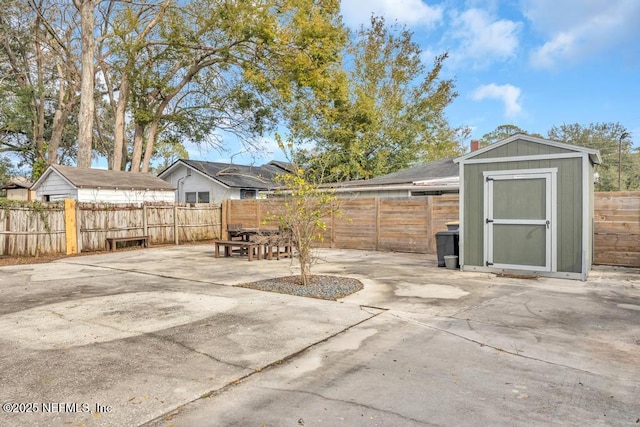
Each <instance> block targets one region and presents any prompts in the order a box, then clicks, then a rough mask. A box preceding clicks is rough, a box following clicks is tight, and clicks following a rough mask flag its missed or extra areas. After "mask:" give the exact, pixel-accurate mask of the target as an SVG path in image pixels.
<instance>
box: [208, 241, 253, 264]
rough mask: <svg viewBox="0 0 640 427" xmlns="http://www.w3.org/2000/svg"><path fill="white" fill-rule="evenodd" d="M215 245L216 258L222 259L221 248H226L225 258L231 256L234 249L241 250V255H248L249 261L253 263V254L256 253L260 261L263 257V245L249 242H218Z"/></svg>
mask: <svg viewBox="0 0 640 427" xmlns="http://www.w3.org/2000/svg"><path fill="white" fill-rule="evenodd" d="M214 244H215V248H216V249H215V256H216V258H220V247H223V248H224V256H226V257H229V256H231V251H232V249H233V248H239V249H240V252H241V253H245V252H246V253H247V257H248V258H249V261H253V253H254V251H255V252H256V256H257V257H258V259H260V258H261V257H262V245H260V244H258V243H254V242H247V241H243V240H216V241H215V242H214Z"/></svg>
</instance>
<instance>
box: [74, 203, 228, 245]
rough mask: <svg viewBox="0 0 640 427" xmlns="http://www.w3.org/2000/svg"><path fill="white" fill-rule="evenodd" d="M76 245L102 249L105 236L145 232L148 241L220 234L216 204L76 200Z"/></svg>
mask: <svg viewBox="0 0 640 427" xmlns="http://www.w3.org/2000/svg"><path fill="white" fill-rule="evenodd" d="M77 211H78V217H77V221H78V228H79V230H80V238H79V242H80V244H79V249H80V250H81V251H84V252H90V251H102V250H106V249H107V246H106V239H107V237H134V236H142V235H145V236H149V243H150V244H152V245H153V244H163V243H174V244H176V245H177V244H179V243H180V242H193V241H198V240H207V239H217V238H219V237H220V231H221V228H220V226H221V222H220V206H219V205H195V206H191V205H184V204H183V205H180V204H144V205H142V206H139V205H110V204H95V203H80V204H78V208H77Z"/></svg>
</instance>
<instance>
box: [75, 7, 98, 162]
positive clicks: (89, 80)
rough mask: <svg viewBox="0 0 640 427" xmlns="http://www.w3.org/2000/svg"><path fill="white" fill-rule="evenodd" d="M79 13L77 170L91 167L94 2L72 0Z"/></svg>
mask: <svg viewBox="0 0 640 427" xmlns="http://www.w3.org/2000/svg"><path fill="white" fill-rule="evenodd" d="M74 3H75V5H76V7H77V8H78V10H79V11H80V22H81V27H82V79H81V84H80V113H79V114H78V157H77V161H76V163H77V166H78V167H79V168H90V167H91V147H92V142H93V114H94V110H95V103H94V99H93V92H94V63H93V58H94V54H95V39H94V36H93V31H94V26H95V11H94V7H95V4H94V0H74Z"/></svg>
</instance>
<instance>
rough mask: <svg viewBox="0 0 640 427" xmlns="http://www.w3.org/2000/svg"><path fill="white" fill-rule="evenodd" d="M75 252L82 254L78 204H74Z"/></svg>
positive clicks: (80, 220)
mask: <svg viewBox="0 0 640 427" xmlns="http://www.w3.org/2000/svg"><path fill="white" fill-rule="evenodd" d="M76 242H77V246H76V250H77V253H82V217H81V216H80V204H79V203H76Z"/></svg>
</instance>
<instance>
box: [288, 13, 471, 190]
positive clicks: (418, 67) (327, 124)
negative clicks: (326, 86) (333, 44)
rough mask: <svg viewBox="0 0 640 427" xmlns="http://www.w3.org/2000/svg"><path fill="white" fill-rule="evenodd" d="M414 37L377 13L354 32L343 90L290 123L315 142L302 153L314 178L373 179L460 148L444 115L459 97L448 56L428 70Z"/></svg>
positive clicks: (440, 58)
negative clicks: (446, 70)
mask: <svg viewBox="0 0 640 427" xmlns="http://www.w3.org/2000/svg"><path fill="white" fill-rule="evenodd" d="M412 37H413V34H412V33H411V31H409V30H408V29H406V28H405V27H401V26H399V25H391V26H389V25H387V24H386V23H385V21H384V19H383V18H380V17H375V16H374V17H372V19H371V25H370V27H366V28H365V27H364V26H363V27H361V28H360V30H359V31H357V32H355V33H353V34H352V35H351V38H350V41H349V42H348V46H347V48H346V50H345V55H344V57H345V61H344V76H343V77H342V80H339V79H336V81H338V82H340V81H342V83H343V87H342V88H339V87H338V88H337V89H336V90H335V92H334V93H333V94H332V96H333V99H330V100H329V101H330V102H329V103H328V104H326V105H325V106H324V107H323V108H311V109H309V111H310V113H311V114H307V115H302V116H300V117H298V118H297V120H294V124H293V126H292V129H293V130H294V132H295V133H296V134H297V135H298V136H299V137H303V138H306V139H307V140H309V141H312V142H314V143H315V149H314V150H313V151H312V152H309V153H307V155H308V157H309V159H308V164H309V169H310V171H311V172H312V173H315V175H316V177H318V176H323V177H324V178H325V179H326V180H330V181H342V180H349V179H362V178H371V177H374V176H377V175H382V174H386V173H390V172H394V171H397V170H399V169H403V168H406V167H408V166H410V165H412V164H415V163H417V162H425V161H431V160H435V159H438V158H442V157H447V156H451V155H455V154H460V153H461V147H460V144H459V142H458V141H457V139H456V134H457V131H458V130H457V129H452V128H451V127H450V126H449V123H448V121H447V119H446V117H445V115H444V110H445V108H446V107H447V106H448V105H449V104H450V103H451V102H452V101H453V99H454V98H455V97H456V96H457V94H456V92H455V89H454V82H453V80H449V79H443V78H441V71H442V67H443V64H444V61H445V60H446V58H447V54H446V53H444V54H442V55H438V56H437V57H436V58H435V60H434V63H433V66H432V67H427V66H426V65H425V64H423V62H422V59H421V54H422V52H421V50H420V48H419V46H418V45H417V44H416V43H415V42H414V41H413V40H412ZM294 105H296V104H294ZM296 107H297V105H296ZM300 111H304V109H303V108H299V107H297V112H298V114H300Z"/></svg>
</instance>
